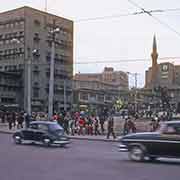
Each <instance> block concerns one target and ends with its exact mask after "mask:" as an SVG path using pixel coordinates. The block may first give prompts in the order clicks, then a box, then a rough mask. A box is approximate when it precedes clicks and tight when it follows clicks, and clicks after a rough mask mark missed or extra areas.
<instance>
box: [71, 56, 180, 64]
mask: <svg viewBox="0 0 180 180" xmlns="http://www.w3.org/2000/svg"><path fill="white" fill-rule="evenodd" d="M77 59H86V61H84V62H82V61H79V62H78V61H77V62H75V63H74V64H105V63H116V64H119V63H124V62H128V63H133V62H151V59H150V58H147V59H146V58H142V59H118V60H110V59H111V58H109V59H103V60H98V61H88V60H90V59H99V58H97V57H93V58H92V57H91V58H85V57H84V58H77ZM169 59H171V60H175V59H180V57H160V58H158V60H159V61H165V60H169Z"/></svg>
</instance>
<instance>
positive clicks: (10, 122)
mask: <svg viewBox="0 0 180 180" xmlns="http://www.w3.org/2000/svg"><path fill="white" fill-rule="evenodd" d="M7 122H8V125H9V130H11V129H12V123H13V122H12V115H11V113H7Z"/></svg>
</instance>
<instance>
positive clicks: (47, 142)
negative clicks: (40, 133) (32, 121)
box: [43, 138, 51, 147]
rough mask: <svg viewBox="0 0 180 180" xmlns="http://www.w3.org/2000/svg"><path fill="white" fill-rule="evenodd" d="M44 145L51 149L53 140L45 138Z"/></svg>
mask: <svg viewBox="0 0 180 180" xmlns="http://www.w3.org/2000/svg"><path fill="white" fill-rule="evenodd" d="M43 145H44V146H45V147H49V146H50V145H51V140H50V139H49V138H43Z"/></svg>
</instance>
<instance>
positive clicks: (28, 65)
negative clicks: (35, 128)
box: [27, 48, 31, 116]
mask: <svg viewBox="0 0 180 180" xmlns="http://www.w3.org/2000/svg"><path fill="white" fill-rule="evenodd" d="M30 52H31V50H30V48H28V60H27V114H28V115H29V116H31V55H30Z"/></svg>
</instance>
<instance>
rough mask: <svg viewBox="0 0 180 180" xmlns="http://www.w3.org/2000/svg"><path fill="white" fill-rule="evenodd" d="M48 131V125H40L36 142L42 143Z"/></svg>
mask: <svg viewBox="0 0 180 180" xmlns="http://www.w3.org/2000/svg"><path fill="white" fill-rule="evenodd" d="M47 131H48V126H47V125H46V124H38V128H37V130H36V132H35V140H36V141H40V142H41V141H42V140H43V137H44V135H45V134H46V132H47Z"/></svg>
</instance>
